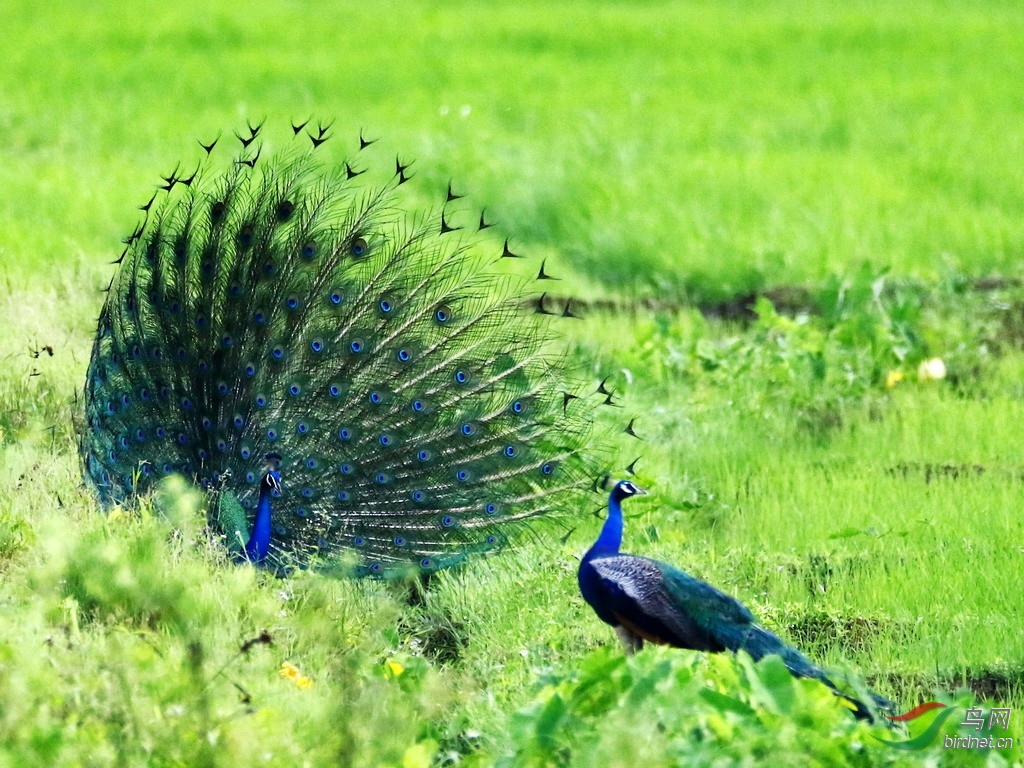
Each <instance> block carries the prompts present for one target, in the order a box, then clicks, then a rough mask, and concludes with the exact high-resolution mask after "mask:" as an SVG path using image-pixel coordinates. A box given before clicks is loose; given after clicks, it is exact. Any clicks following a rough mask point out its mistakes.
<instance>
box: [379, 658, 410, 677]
mask: <svg viewBox="0 0 1024 768" xmlns="http://www.w3.org/2000/svg"><path fill="white" fill-rule="evenodd" d="M384 664H385V666H387V668H388V672H390V673H391V676H392V677H398V676H399V675H401V674H402V673H403V672H405V667H403V666H402V664H401V662H399V661H397V660H396V659H388V660H387V661H386V662H384Z"/></svg>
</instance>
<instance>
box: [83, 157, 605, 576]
mask: <svg viewBox="0 0 1024 768" xmlns="http://www.w3.org/2000/svg"><path fill="white" fill-rule="evenodd" d="M300 138H301V137H300ZM258 144H259V143H258V141H250V143H249V146H248V147H247V148H246V149H244V153H245V156H244V157H243V158H240V159H238V160H236V161H235V162H233V163H232V164H231V165H230V166H229V167H228V169H227V170H226V171H224V172H222V173H219V174H218V173H217V171H216V168H215V160H213V159H208V160H206V161H205V162H204V164H203V165H201V166H200V168H199V170H198V172H197V173H196V175H195V177H194V178H193V179H191V180H189V183H188V184H185V183H184V182H180V183H175V182H172V181H170V180H168V183H167V185H166V186H165V189H167V190H168V191H167V193H166V194H164V193H160V195H159V196H158V198H157V200H156V201H155V202H154V204H153V205H152V206H151V207H150V209H149V211H147V221H146V222H145V224H144V226H143V227H142V229H141V231H140V232H139V234H138V236H137V237H135V238H134V239H133V240H132V242H131V243H130V244H129V248H128V250H127V252H126V255H125V258H124V260H123V262H122V264H121V266H120V268H119V269H118V271H117V274H116V275H115V277H114V279H113V281H112V282H111V286H110V289H109V291H108V295H107V299H106V302H105V305H104V308H103V311H102V312H101V314H100V319H99V323H98V328H97V334H96V339H95V342H94V345H93V354H92V360H91V363H90V367H89V373H88V377H87V382H86V391H85V405H86V416H87V427H86V429H85V431H84V432H83V435H82V440H81V450H82V453H83V457H84V461H85V465H86V472H87V475H88V476H89V478H90V479H91V480H92V482H93V483H94V484H95V486H96V487H97V489H98V491H99V494H100V498H101V500H102V501H103V502H104V503H105V504H107V505H110V504H114V503H118V502H120V501H123V500H125V499H128V498H130V497H131V496H133V495H134V494H136V493H140V492H145V491H146V490H147V489H149V488H150V487H151V485H152V483H153V482H154V481H155V480H157V479H158V478H160V477H162V476H165V475H168V474H171V473H174V472H180V473H183V474H185V475H188V476H191V477H193V478H194V479H195V481H196V482H197V483H198V484H199V485H201V486H203V487H205V488H208V489H210V490H211V491H212V492H216V493H219V494H222V498H223V499H225V501H224V502H223V503H219V504H214V505H211V509H215V510H216V509H218V508H219V509H220V510H221V512H220V513H216V512H215V513H213V514H212V515H211V523H213V524H217V521H218V519H220V518H221V517H223V518H224V519H229V520H230V522H229V524H228V527H230V528H231V529H232V531H233V533H232V535H234V536H236V537H237V535H238V532H239V531H240V530H241V529H242V525H241V523H240V522H239V521H238V520H236V519H235V518H237V517H238V515H237V514H235V513H234V511H235V510H236V507H237V508H240V509H242V510H244V513H245V515H246V518H247V520H246V521H245V522H247V523H248V524H249V525H251V522H252V519H253V512H254V509H255V506H256V501H257V498H258V489H259V482H260V477H261V465H262V463H263V462H264V459H265V457H266V456H267V455H268V454H270V453H274V454H278V455H280V457H281V458H280V462H279V471H280V475H281V493H280V496H277V497H275V499H274V502H273V509H274V514H273V530H272V537H271V547H270V550H271V551H270V554H269V556H268V562H270V563H271V564H274V565H278V566H291V565H293V564H294V565H298V566H303V565H305V564H307V563H310V562H313V561H316V562H320V563H326V564H330V562H331V561H332V560H337V561H339V562H340V561H342V560H344V561H346V562H348V561H354V562H355V564H356V566H357V568H360V569H361V570H362V571H365V572H370V573H385V572H387V571H389V570H398V569H400V568H404V567H406V566H411V567H414V568H418V569H431V568H434V567H441V566H443V565H446V564H451V563H454V562H460V561H461V560H463V559H464V558H465V557H466V556H469V555H475V554H477V553H479V552H481V551H485V550H490V549H494V548H498V547H500V546H501V545H503V544H504V543H505V542H506V541H507V540H509V539H511V538H514V536H515V533H516V532H517V530H519V529H520V526H521V525H522V524H523V523H524V522H525V521H529V520H531V519H535V518H538V517H544V518H552V517H557V516H558V515H559V514H560V513H561V514H564V513H567V512H569V511H570V510H573V509H579V508H582V507H584V506H586V505H585V504H582V503H581V502H580V501H576V500H574V499H576V498H577V497H579V496H581V495H583V494H587V493H589V492H590V490H589V489H590V487H591V486H592V481H593V477H594V476H596V475H597V474H598V470H597V462H596V461H595V459H594V458H593V452H592V450H591V448H590V445H589V444H590V442H592V440H591V437H590V433H591V428H592V425H591V418H590V416H589V414H588V413H587V411H586V410H585V409H583V408H573V409H564V408H563V396H562V393H563V392H564V391H566V390H567V385H566V383H565V382H564V381H563V380H562V376H561V374H560V372H559V364H558V358H557V356H556V355H555V354H554V353H553V352H552V344H551V342H552V338H553V335H552V329H551V326H550V325H549V323H548V322H547V321H548V318H547V317H542V316H538V315H535V314H532V313H527V312H525V311H524V310H523V309H522V303H523V302H522V294H523V291H524V290H525V281H524V280H522V279H520V278H517V277H515V275H512V274H506V273H503V272H502V271H500V268H503V267H504V264H505V263H507V262H508V261H509V260H504V259H498V258H497V255H498V254H500V253H501V250H500V248H499V247H498V246H497V245H495V246H494V250H493V252H492V253H490V254H488V252H487V250H486V249H485V248H484V247H483V243H482V242H481V241H480V240H478V239H470V238H466V237H464V236H463V234H462V232H461V231H458V230H456V229H454V228H453V224H452V221H453V219H452V214H451V212H450V211H449V212H448V213H445V212H444V209H443V208H442V210H441V211H440V212H438V211H425V212H414V213H412V214H407V213H406V212H405V210H404V206H403V204H402V203H401V202H400V201H399V199H398V195H399V194H400V192H401V191H402V190H399V187H400V185H401V184H402V181H403V178H402V176H404V174H399V175H397V176H391V177H389V178H388V179H387V180H386V181H384V182H383V183H377V184H374V183H373V182H372V181H370V182H367V181H366V180H367V179H370V178H371V174H366V175H365V176H364V175H362V174H360V175H358V176H355V175H353V174H350V173H347V172H346V171H345V167H346V166H344V165H342V166H340V170H339V171H335V172H329V171H325V170H324V168H323V167H322V166H321V164H320V162H319V159H318V156H317V154H316V152H315V150H308V149H307V150H306V151H294V150H293V151H290V152H286V153H285V154H284V155H283V156H282V157H281V159H279V160H277V161H268V159H267V158H265V157H259V149H258ZM254 147H257V149H254ZM257 159H258V162H257ZM172 178H173V177H172ZM403 189H404V188H403ZM161 197H162V199H161ZM442 219H444V223H445V225H446V226H441V222H442ZM477 237H479V236H477ZM498 262H501V264H498ZM568 389H571V387H568ZM229 513H230V514H229ZM214 518H217V519H214Z"/></svg>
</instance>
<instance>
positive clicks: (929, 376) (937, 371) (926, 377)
mask: <svg viewBox="0 0 1024 768" xmlns="http://www.w3.org/2000/svg"><path fill="white" fill-rule="evenodd" d="M917 378H918V379H919V380H920V381H939V380H940V379H944V378H946V364H945V363H944V362H942V359H941V358H938V357H933V358H932V359H931V360H922V361H921V365H919V366H918V367H917Z"/></svg>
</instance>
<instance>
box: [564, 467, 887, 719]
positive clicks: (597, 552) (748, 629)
mask: <svg viewBox="0 0 1024 768" xmlns="http://www.w3.org/2000/svg"><path fill="white" fill-rule="evenodd" d="M641 493H643V491H642V490H641V489H639V488H638V487H637V486H635V485H634V484H633V483H631V482H628V481H622V482H619V483H617V484H616V485H615V486H614V488H613V489H612V491H611V494H610V496H609V501H608V517H607V519H606V520H605V524H604V527H603V528H602V529H601V533H600V535H599V536H598V538H597V541H595V542H594V545H593V546H592V547H591V548H590V549H589V550H588V551H587V553H586V554H585V555H584V556H583V560H582V562H581V563H580V567H579V572H578V579H579V587H580V592H581V593H582V594H583V598H584V599H585V600H586V601H587V603H588V604H589V605H590V606H591V607H592V608H593V609H594V612H595V613H597V615H598V618H600V619H601V620H602V621H604V622H605V623H606V624H609V625H611V626H612V627H614V628H615V631H616V634H617V635H618V636H619V639H620V640H621V641H622V644H623V645H624V647H625V648H626V651H627V653H633V652H635V651H637V650H639V649H640V648H642V647H643V644H644V641H645V640H646V641H648V642H652V643H658V644H662V645H671V646H674V647H676V648H686V649H689V650H695V651H707V652H712V653H716V652H722V651H732V652H736V651H740V650H744V651H746V652H747V653H749V654H750V656H751V657H752V658H754V659H755V660H758V659H761V658H763V657H765V656H769V655H772V654H775V655H777V656H779V657H780V658H781V659H782V661H783V662H784V663H785V665H786V667H787V668H788V669H789V671H790V672H791V673H792V674H794V675H796V676H797V677H808V678H812V679H815V680H819V681H820V682H822V683H824V684H825V685H826V686H828V687H829V688H830V689H831V690H832V691H833V692H834V693H835V694H836V695H838V696H840V697H842V698H843V699H844V700H845V701H846V702H847V703H848V705H849V706H850V708H851V710H852V711H853V714H854V715H855V716H856V717H857V718H858V719H866V720H872V719H873V717H872V714H871V711H872V710H871V707H876V708H880V709H883V710H886V711H894V707H895V705H894V704H893V703H892V702H891V701H889V700H888V699H886V698H884V697H882V696H879V695H877V694H871V699H872V704H871V707H869V706H868V705H867V704H866V703H865V702H863V701H861V700H860V699H858V698H856V697H853V696H850V695H847V694H845V693H842V692H840V691H839V689H838V687H837V686H836V685H835V683H834V682H833V681H832V680H831V678H830V677H829V674H828V673H827V672H826V671H825V670H823V669H822V668H821V667H818V666H816V665H815V664H814V663H813V662H811V660H810V659H808V658H807V657H806V656H805V655H804V654H803V653H801V652H800V651H799V650H797V649H796V648H794V647H793V646H791V645H787V644H786V643H785V642H783V641H782V639H781V638H779V637H778V636H777V635H775V634H774V633H772V632H770V631H768V630H767V629H765V628H764V627H761V626H759V625H758V624H757V623H756V620H755V618H754V615H753V614H752V613H751V612H750V609H749V608H747V607H746V606H745V605H743V603H741V602H740V601H738V600H737V599H736V598H734V597H732V596H731V595H727V594H725V593H724V592H722V591H721V590H719V589H717V588H715V587H713V586H712V585H710V584H708V583H707V582H705V581H701V580H700V579H697V578H695V577H693V576H691V575H689V574H688V573H685V572H683V571H681V570H679V569H677V568H674V567H672V566H671V565H668V564H667V563H663V562H660V561H658V560H652V559H650V558H646V557H638V556H636V555H628V554H624V553H622V552H620V547H621V544H622V532H623V517H622V506H621V505H622V501H623V500H624V499H627V498H629V497H630V496H634V495H636V494H641Z"/></svg>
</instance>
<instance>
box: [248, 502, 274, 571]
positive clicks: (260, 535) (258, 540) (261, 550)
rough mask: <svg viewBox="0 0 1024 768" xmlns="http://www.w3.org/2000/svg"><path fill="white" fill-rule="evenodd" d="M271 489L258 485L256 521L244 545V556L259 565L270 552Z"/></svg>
mask: <svg viewBox="0 0 1024 768" xmlns="http://www.w3.org/2000/svg"><path fill="white" fill-rule="evenodd" d="M271 493H272V492H271V489H270V486H269V484H268V483H265V482H264V483H261V484H260V500H259V503H258V504H257V505H256V521H255V522H254V523H253V527H252V536H250V537H249V541H248V543H247V544H246V545H245V556H246V558H247V559H248V560H249V562H251V563H254V564H255V565H260V564H262V563H263V561H264V560H266V558H267V552H269V551H270V499H271Z"/></svg>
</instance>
